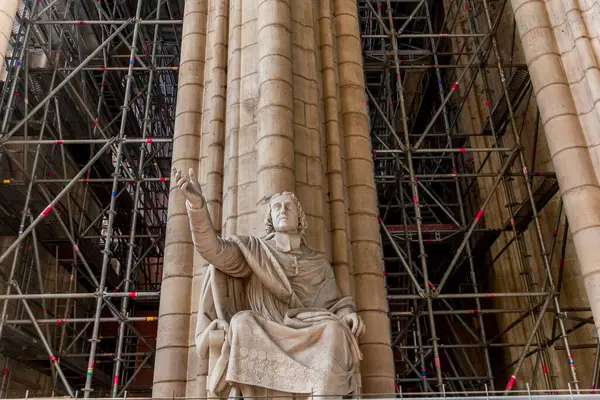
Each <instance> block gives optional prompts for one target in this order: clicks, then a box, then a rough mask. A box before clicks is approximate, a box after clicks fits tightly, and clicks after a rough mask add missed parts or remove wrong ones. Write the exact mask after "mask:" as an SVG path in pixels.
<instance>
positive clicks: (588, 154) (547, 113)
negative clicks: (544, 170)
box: [512, 0, 600, 329]
mask: <svg viewBox="0 0 600 400" xmlns="http://www.w3.org/2000/svg"><path fill="white" fill-rule="evenodd" d="M564 3H567V4H566V5H567V6H568V7H567V8H565V7H564V6H565V4H563V2H561V1H559V0H553V1H548V2H542V1H539V0H537V1H536V0H512V5H513V9H514V12H515V20H516V23H517V27H518V29H519V34H520V38H521V41H522V43H523V51H524V53H525V57H526V58H527V64H528V67H529V71H530V75H531V80H532V84H533V88H534V90H535V94H536V100H537V103H538V107H539V110H540V115H541V119H542V121H543V123H544V130H545V134H546V141H547V143H548V148H549V150H550V153H551V156H552V163H553V165H554V170H555V172H556V176H557V178H558V182H559V186H560V191H561V194H562V197H563V202H564V206H565V211H566V213H567V216H568V218H569V228H570V231H571V235H572V238H573V243H574V245H575V251H576V253H577V257H578V259H579V265H580V268H581V273H582V275H583V278H584V282H585V287H586V290H587V294H588V298H589V301H590V306H591V308H592V313H593V315H594V320H595V324H596V329H599V328H600V261H599V260H600V252H599V251H598V243H600V186H599V185H598V177H597V173H598V169H596V173H595V172H594V171H595V168H594V166H595V164H598V156H597V155H596V149H597V145H596V143H595V137H596V135H598V130H599V129H600V126H599V124H598V119H597V115H596V113H597V111H596V110H595V109H594V108H597V106H596V107H594V105H593V104H594V102H593V101H592V102H591V104H592V108H591V110H589V111H590V112H585V113H584V112H582V107H581V106H582V105H583V104H585V103H586V100H588V99H589V98H587V96H588V95H591V96H597V95H598V94H599V93H600V92H598V88H600V77H599V76H598V74H597V72H598V71H597V67H596V68H595V69H596V71H595V73H594V72H590V73H585V74H584V73H583V70H584V69H585V68H586V65H577V63H573V62H572V60H573V56H574V55H575V56H577V54H578V52H579V51H581V52H584V53H585V52H586V51H587V50H589V49H587V50H586V48H585V46H586V43H584V42H582V41H580V40H579V39H585V41H588V39H589V38H588V37H586V35H582V34H581V33H582V32H581V31H579V32H578V31H577V28H582V25H581V24H580V22H581V21H579V23H578V21H577V19H578V15H575V14H574V13H577V12H579V10H575V9H574V8H572V7H571V6H574V4H575V2H571V1H569V2H567V1H565V2H564ZM596 8H597V5H596ZM593 11H594V10H593V9H590V12H593ZM551 19H552V20H554V21H556V23H557V25H560V26H561V29H562V30H559V31H557V30H555V29H553V26H552V25H553V24H551ZM569 29H574V30H573V31H572V32H571V36H570V37H569V35H568V32H565V30H567V31H568V30H569ZM592 33H593V32H592ZM556 34H559V35H561V36H559V37H557V36H555V35H556ZM565 35H566V36H565ZM558 39H561V40H560V42H559V40H558ZM572 39H574V42H572V41H571V40H572ZM592 40H595V43H596V48H597V49H598V48H599V46H598V38H597V36H596V37H595V39H594V38H593V37H592ZM577 42H579V44H577ZM579 46H583V47H584V48H579ZM575 59H576V60H577V59H579V61H581V59H580V58H579V57H576V58H575ZM587 60H588V61H590V60H589V58H588V59H587ZM579 61H578V62H579ZM565 67H568V68H565ZM587 67H590V66H589V65H587ZM590 68H593V66H591V67H590ZM573 69H575V70H579V71H581V72H582V73H581V74H580V75H581V76H582V77H583V78H584V79H582V80H580V81H579V82H576V81H571V82H570V79H569V75H570V74H571V75H572V74H573V73H574V72H576V71H573ZM570 83H571V85H570ZM591 98H593V97H591ZM596 104H598V103H597V102H596ZM588 147H590V148H588Z"/></svg>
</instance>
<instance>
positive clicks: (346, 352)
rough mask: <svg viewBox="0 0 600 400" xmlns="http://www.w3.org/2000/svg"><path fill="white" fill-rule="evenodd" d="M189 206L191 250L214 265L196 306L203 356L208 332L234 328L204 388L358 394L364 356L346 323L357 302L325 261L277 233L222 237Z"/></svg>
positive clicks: (201, 213)
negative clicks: (287, 248)
mask: <svg viewBox="0 0 600 400" xmlns="http://www.w3.org/2000/svg"><path fill="white" fill-rule="evenodd" d="M187 208H188V214H189V217H190V226H191V229H192V236H193V240H194V245H195V247H196V249H197V250H198V251H199V252H200V254H201V255H202V256H203V257H204V258H205V259H206V260H207V261H208V262H209V263H211V265H210V266H209V269H208V271H207V273H206V274H205V277H204V281H203V284H202V288H201V292H200V301H199V307H198V322H197V326H196V346H197V350H198V352H199V355H200V356H201V357H203V355H202V353H203V351H202V347H203V343H206V337H207V334H208V331H209V330H210V329H215V327H216V326H218V324H219V323H221V321H227V322H229V327H228V329H227V335H226V343H225V344H224V345H223V351H222V354H221V356H220V358H219V360H218V361H217V363H216V367H215V369H214V371H213V372H212V374H211V376H210V377H209V381H208V382H207V389H208V390H209V391H210V392H212V393H214V394H215V395H217V396H219V395H224V394H226V392H227V389H228V388H229V387H230V385H236V384H237V385H238V386H240V385H242V387H243V385H251V386H257V387H260V388H266V389H271V390H277V391H281V392H287V393H295V394H313V395H336V396H340V395H347V394H353V393H357V391H358V386H359V382H360V379H359V376H358V365H359V362H360V359H361V358H362V355H361V353H360V350H359V348H358V343H357V340H356V338H355V337H354V335H353V334H352V332H351V330H350V328H349V327H348V325H347V324H346V323H345V322H343V321H342V320H341V318H342V317H343V316H344V315H346V314H348V313H353V312H355V307H354V301H353V299H352V297H344V296H342V294H341V291H340V289H339V287H338V285H337V283H336V281H335V276H334V274H333V270H332V268H331V265H330V264H329V262H328V261H327V259H326V257H325V256H324V255H323V254H320V253H317V252H314V251H312V250H310V249H309V248H308V247H307V246H306V245H305V243H304V242H302V244H301V246H300V250H299V251H296V252H283V251H281V250H279V249H277V245H276V242H275V240H274V236H275V234H270V235H267V236H265V237H262V238H259V237H256V236H232V237H231V238H230V239H228V240H224V239H221V238H218V237H217V236H216V234H215V233H214V230H213V228H212V223H211V221H210V216H209V214H208V211H207V210H206V207H205V206H204V207H202V208H200V209H194V208H192V207H191V205H190V204H189V203H187ZM221 324H222V323H221ZM242 392H243V389H242ZM242 394H243V393H242Z"/></svg>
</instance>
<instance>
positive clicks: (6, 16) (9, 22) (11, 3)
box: [0, 0, 19, 81]
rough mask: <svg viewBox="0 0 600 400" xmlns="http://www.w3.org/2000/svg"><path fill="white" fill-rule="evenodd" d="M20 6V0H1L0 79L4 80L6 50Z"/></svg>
mask: <svg viewBox="0 0 600 400" xmlns="http://www.w3.org/2000/svg"><path fill="white" fill-rule="evenodd" d="M18 7H19V0H2V1H0V81H3V80H4V73H5V70H6V68H5V64H6V63H5V60H4V58H5V57H6V51H7V50H8V41H9V40H10V36H11V35H12V29H13V25H14V23H15V16H16V15H17V9H18Z"/></svg>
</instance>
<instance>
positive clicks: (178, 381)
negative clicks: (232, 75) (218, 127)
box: [152, 0, 207, 397]
mask: <svg viewBox="0 0 600 400" xmlns="http://www.w3.org/2000/svg"><path fill="white" fill-rule="evenodd" d="M206 22H207V2H206V0H186V2H185V9H184V17H183V34H182V41H181V56H180V58H181V63H180V67H179V86H178V94H177V109H176V117H175V134H174V138H173V167H175V168H178V169H180V170H183V171H184V172H185V173H187V171H188V169H189V168H194V169H196V168H197V167H198V162H199V156H200V126H201V120H202V103H203V102H202V95H203V92H204V59H205V47H206V46H205V43H206ZM171 188H173V183H172V184H171ZM193 261H194V246H193V243H192V238H191V234H190V227H189V222H188V216H187V212H186V209H185V201H184V199H183V195H182V194H181V192H180V191H179V190H173V189H171V191H170V193H169V210H168V217H167V233H166V238H165V256H164V264H163V278H162V285H161V298H160V309H159V321H158V333H157V339H156V356H155V362H154V386H153V390H152V395H153V397H170V396H185V393H186V391H185V389H186V381H187V365H188V363H187V359H188V332H189V329H190V311H191V310H190V304H191V303H190V299H191V297H192V276H193V270H192V265H193ZM192 329H193V327H192Z"/></svg>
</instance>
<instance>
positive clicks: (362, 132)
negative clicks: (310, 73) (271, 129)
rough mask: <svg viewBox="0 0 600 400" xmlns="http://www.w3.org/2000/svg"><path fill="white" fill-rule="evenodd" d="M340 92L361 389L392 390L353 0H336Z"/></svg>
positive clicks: (380, 260) (370, 161)
mask: <svg viewBox="0 0 600 400" xmlns="http://www.w3.org/2000/svg"><path fill="white" fill-rule="evenodd" d="M334 4H335V29H336V39H337V46H336V48H337V57H338V68H339V75H340V98H341V106H342V120H343V129H344V142H345V150H346V168H347V174H348V175H347V185H348V198H349V214H350V237H351V245H352V258H353V265H354V284H355V288H356V289H355V293H354V295H355V298H356V305H357V308H358V311H359V314H360V315H361V316H362V318H363V319H364V320H365V323H366V325H367V334H366V335H365V336H364V337H363V338H362V339H361V341H360V345H361V350H362V352H363V355H364V358H363V361H362V364H361V374H362V378H363V392H365V393H393V392H394V364H393V359H392V350H391V348H390V335H389V332H390V331H389V319H388V315H387V302H386V298H385V290H384V280H383V267H382V259H381V257H382V254H381V244H380V240H379V224H378V221H377V193H376V190H375V181H374V176H373V158H372V153H371V140H370V137H369V125H368V118H367V111H366V107H365V91H364V75H363V69H362V51H361V46H360V32H359V26H358V17H357V15H358V10H357V7H356V1H354V0H335V1H334Z"/></svg>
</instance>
